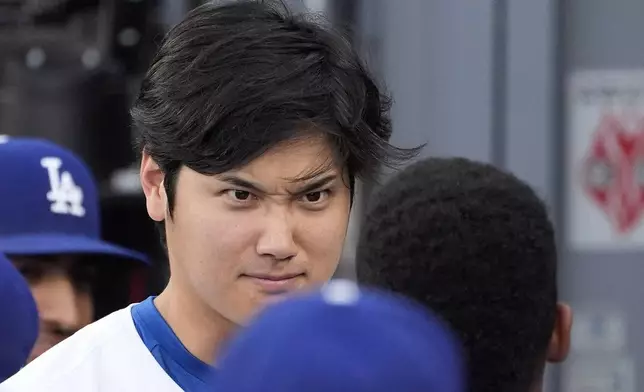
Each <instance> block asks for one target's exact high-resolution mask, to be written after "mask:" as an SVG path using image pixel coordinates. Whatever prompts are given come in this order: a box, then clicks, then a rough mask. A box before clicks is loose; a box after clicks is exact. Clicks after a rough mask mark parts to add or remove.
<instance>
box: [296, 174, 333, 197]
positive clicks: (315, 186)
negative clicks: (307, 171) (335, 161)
mask: <svg viewBox="0 0 644 392" xmlns="http://www.w3.org/2000/svg"><path fill="white" fill-rule="evenodd" d="M338 177H339V175H338V173H332V174H327V175H325V176H320V177H319V178H316V179H314V180H313V181H311V182H307V183H306V184H304V185H303V186H302V187H301V188H299V189H298V190H297V191H296V192H294V194H300V195H301V194H305V193H309V192H314V191H317V190H319V189H320V188H322V187H324V186H325V185H328V184H329V183H331V182H332V181H333V180H335V179H337V178H338Z"/></svg>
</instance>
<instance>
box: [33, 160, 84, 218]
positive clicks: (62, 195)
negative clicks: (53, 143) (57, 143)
mask: <svg viewBox="0 0 644 392" xmlns="http://www.w3.org/2000/svg"><path fill="white" fill-rule="evenodd" d="M40 164H41V165H42V167H44V168H45V169H47V174H48V175H49V188H50V189H49V191H48V192H47V200H49V201H50V202H51V205H50V210H51V212H53V213H54V214H62V215H72V216H77V217H83V216H85V207H83V189H82V188H81V187H79V186H78V185H76V183H75V182H74V179H73V178H72V174H71V173H70V172H68V171H63V172H61V170H60V168H61V166H62V165H63V161H62V160H61V159H60V158H58V157H44V158H42V159H41V160H40Z"/></svg>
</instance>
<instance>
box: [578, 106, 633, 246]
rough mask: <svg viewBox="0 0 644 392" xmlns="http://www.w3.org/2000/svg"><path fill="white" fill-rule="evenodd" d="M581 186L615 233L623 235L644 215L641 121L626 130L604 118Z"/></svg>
mask: <svg viewBox="0 0 644 392" xmlns="http://www.w3.org/2000/svg"><path fill="white" fill-rule="evenodd" d="M584 171H585V173H584V174H585V175H584V187H585V189H586V192H587V194H588V195H589V196H590V198H591V199H592V200H593V201H594V202H595V203H596V204H597V205H598V206H599V207H600V208H601V209H602V210H603V211H604V213H605V214H606V216H607V217H608V218H609V219H610V221H611V223H612V225H613V227H614V229H615V231H617V232H618V233H620V234H627V233H628V232H630V231H632V230H633V229H635V228H636V227H637V226H638V224H639V223H640V222H641V221H642V218H643V216H642V215H644V121H641V122H640V123H639V125H638V126H637V127H636V128H635V129H632V128H629V127H628V126H626V125H624V123H623V122H622V121H621V120H620V119H619V118H618V117H616V116H613V115H607V116H604V118H603V119H602V121H601V122H600V124H599V127H598V128H597V131H596V132H595V135H594V137H593V140H592V142H591V148H590V152H589V154H588V157H587V158H586V161H585V165H584Z"/></svg>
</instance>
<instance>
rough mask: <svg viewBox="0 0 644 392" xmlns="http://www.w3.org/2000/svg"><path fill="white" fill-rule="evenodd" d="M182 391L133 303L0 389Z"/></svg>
mask: <svg viewBox="0 0 644 392" xmlns="http://www.w3.org/2000/svg"><path fill="white" fill-rule="evenodd" d="M111 391H114V392H117V391H118V392H144V391H155V392H180V391H182V388H181V387H179V385H178V384H177V383H176V382H175V381H174V380H173V379H172V378H171V377H170V376H169V375H168V374H167V373H166V371H165V370H164V369H163V368H162V367H161V366H160V365H159V363H158V362H157V360H156V359H155V357H154V356H153V355H152V353H151V352H150V350H149V349H148V347H146V345H145V343H144V342H143V341H142V339H141V337H140V336H139V333H138V332H137V329H136V326H135V324H134V321H133V318H132V312H131V306H130V307H128V308H125V309H121V310H118V311H116V312H114V313H112V314H111V315H109V316H107V317H105V318H103V319H101V320H99V321H97V322H95V323H93V324H90V325H89V326H87V327H85V328H83V329H81V330H80V331H78V332H77V333H75V334H74V335H73V336H71V337H70V338H68V339H66V340H65V341H63V342H62V343H60V344H58V345H56V346H55V347H53V348H52V349H50V350H49V351H47V352H46V353H44V354H43V355H41V356H40V357H38V358H37V359H36V360H34V361H33V362H31V363H30V364H28V365H27V366H25V367H24V368H23V369H22V370H21V371H20V372H18V373H17V374H16V375H14V376H13V377H11V378H9V379H8V380H7V381H5V382H4V383H2V384H0V392H111Z"/></svg>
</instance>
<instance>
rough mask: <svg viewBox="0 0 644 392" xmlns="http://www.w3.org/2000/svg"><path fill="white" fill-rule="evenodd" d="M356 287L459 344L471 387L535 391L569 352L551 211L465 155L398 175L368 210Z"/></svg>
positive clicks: (522, 186)
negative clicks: (550, 366) (408, 301)
mask: <svg viewBox="0 0 644 392" xmlns="http://www.w3.org/2000/svg"><path fill="white" fill-rule="evenodd" d="M356 257H357V259H356V263H357V276H358V280H359V282H361V283H363V284H368V285H375V286H379V287H384V288H387V289H390V290H393V291H395V292H399V293H402V294H405V295H408V296H410V297H412V298H414V299H416V300H418V301H420V302H422V303H424V304H425V305H427V306H428V307H430V308H431V309H432V310H434V311H435V312H436V313H437V314H439V315H440V316H442V317H443V318H444V319H445V320H446V321H448V322H449V324H450V325H451V326H452V327H453V328H454V330H455V331H456V333H457V334H458V335H459V336H460V337H461V339H462V341H463V343H464V346H465V349H466V354H467V357H468V365H469V373H470V390H472V391H498V392H506V391H507V392H509V391H512V392H517V391H532V390H537V389H538V388H539V387H540V385H541V381H542V374H543V370H544V366H545V363H546V361H548V360H549V361H555V362H556V361H561V360H563V359H564V358H565V356H566V355H567V352H568V347H569V337H570V336H569V335H570V326H571V312H570V308H569V307H568V306H566V305H563V304H558V303H557V249H556V245H555V233H554V229H553V226H552V224H551V222H550V220H549V218H548V214H547V211H546V207H545V205H544V203H543V202H542V201H541V200H540V199H539V197H538V196H537V195H536V194H535V192H534V191H533V190H532V189H531V188H530V187H529V186H528V185H526V184H525V183H523V182H522V181H520V180H519V179H517V178H516V177H514V176H513V175H511V174H508V173H505V172H503V171H501V170H499V169H496V168H494V167H493V166H491V165H488V164H483V163H477V162H473V161H470V160H466V159H461V158H450V159H439V158H432V159H426V160H423V161H420V162H418V163H415V164H413V165H411V166H409V167H407V168H406V169H405V170H403V171H401V172H400V173H398V174H397V175H396V176H395V177H393V179H391V180H390V181H389V182H388V183H387V184H386V185H385V186H384V187H383V188H382V189H380V191H379V192H377V193H376V195H375V196H374V198H373V200H372V202H371V204H370V205H369V206H368V209H367V213H366V218H365V221H364V225H363V226H362V230H361V235H360V240H359V245H358V249H357V256H356Z"/></svg>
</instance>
